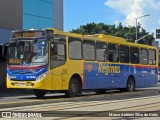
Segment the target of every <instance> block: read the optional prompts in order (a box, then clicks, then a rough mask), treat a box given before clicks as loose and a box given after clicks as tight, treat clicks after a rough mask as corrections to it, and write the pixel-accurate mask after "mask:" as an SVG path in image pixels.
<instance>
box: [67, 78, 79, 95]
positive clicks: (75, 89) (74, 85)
mask: <svg viewBox="0 0 160 120" xmlns="http://www.w3.org/2000/svg"><path fill="white" fill-rule="evenodd" d="M79 91H80V85H79V82H78V80H77V79H75V78H71V80H70V82H69V88H68V90H67V91H66V92H65V96H66V97H75V96H78V94H79Z"/></svg>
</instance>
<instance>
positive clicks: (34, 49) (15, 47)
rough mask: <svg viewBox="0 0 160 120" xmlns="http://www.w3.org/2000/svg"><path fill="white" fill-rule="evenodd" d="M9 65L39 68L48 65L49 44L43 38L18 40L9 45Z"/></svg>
mask: <svg viewBox="0 0 160 120" xmlns="http://www.w3.org/2000/svg"><path fill="white" fill-rule="evenodd" d="M8 54H9V55H8V56H9V59H8V64H9V65H22V66H31V65H32V66H39V65H46V64H47V63H48V44H47V40H46V39H43V38H36V39H27V40H26V39H18V40H14V41H11V42H10V43H9V49H8Z"/></svg>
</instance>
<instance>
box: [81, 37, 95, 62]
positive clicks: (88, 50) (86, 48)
mask: <svg viewBox="0 0 160 120" xmlns="http://www.w3.org/2000/svg"><path fill="white" fill-rule="evenodd" d="M83 58H84V60H95V58H96V55H95V42H93V41H89V40H84V41H83Z"/></svg>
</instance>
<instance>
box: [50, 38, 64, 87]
mask: <svg viewBox="0 0 160 120" xmlns="http://www.w3.org/2000/svg"><path fill="white" fill-rule="evenodd" d="M65 63H66V38H65V37H64V36H60V35H55V36H54V39H53V40H51V42H50V69H51V70H50V74H51V76H52V87H53V90H61V89H62V88H63V79H64V74H65V73H64V71H65V69H66V68H65Z"/></svg>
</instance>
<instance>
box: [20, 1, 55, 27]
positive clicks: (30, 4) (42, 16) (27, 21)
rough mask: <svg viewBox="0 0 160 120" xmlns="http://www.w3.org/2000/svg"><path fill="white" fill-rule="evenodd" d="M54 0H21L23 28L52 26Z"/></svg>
mask: <svg viewBox="0 0 160 120" xmlns="http://www.w3.org/2000/svg"><path fill="white" fill-rule="evenodd" d="M53 1H54V0H23V28H24V29H29V28H48V27H50V28H53V27H54V24H53V12H54V9H53Z"/></svg>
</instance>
